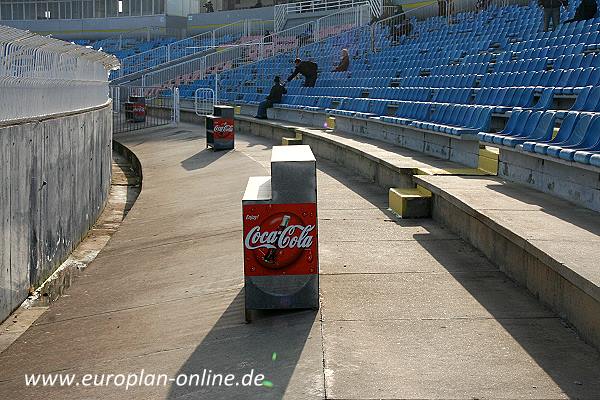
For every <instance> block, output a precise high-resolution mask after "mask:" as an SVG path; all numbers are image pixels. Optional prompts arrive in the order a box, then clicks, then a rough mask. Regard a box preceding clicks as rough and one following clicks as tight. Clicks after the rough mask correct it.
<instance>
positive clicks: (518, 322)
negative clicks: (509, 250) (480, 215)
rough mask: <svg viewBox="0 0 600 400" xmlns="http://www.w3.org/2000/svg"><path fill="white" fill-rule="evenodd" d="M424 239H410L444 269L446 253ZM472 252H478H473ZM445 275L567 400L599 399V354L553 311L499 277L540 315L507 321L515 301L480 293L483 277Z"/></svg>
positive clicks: (416, 236) (519, 287) (482, 291)
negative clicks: (485, 312)
mask: <svg viewBox="0 0 600 400" xmlns="http://www.w3.org/2000/svg"><path fill="white" fill-rule="evenodd" d="M427 236H428V235H426V234H420V235H414V236H413V237H414V238H415V240H417V242H418V243H419V244H420V245H421V246H422V247H423V248H424V249H425V250H427V252H428V253H429V254H431V255H432V256H433V257H434V258H435V259H436V260H437V261H438V262H439V263H440V265H442V266H444V265H446V264H447V257H448V255H447V253H446V252H444V251H443V248H441V247H439V246H435V242H434V241H431V240H429V239H428V238H427ZM461 240H462V239H461ZM467 246H470V245H468V244H467ZM474 251H477V252H479V251H478V250H477V249H474ZM482 256H483V255H482ZM483 257H484V256H483ZM448 272H449V273H450V274H451V275H452V276H453V278H454V279H456V281H457V282H458V283H460V284H461V285H462V286H463V287H464V288H465V289H466V290H467V291H468V292H469V294H471V296H473V298H474V299H475V300H477V301H478V302H479V304H481V305H482V306H483V307H484V308H485V309H486V310H487V311H488V312H489V313H490V314H491V315H492V316H493V317H494V318H495V320H496V321H497V322H498V323H499V324H500V325H501V326H502V327H503V328H504V329H505V330H506V332H507V333H508V334H510V335H511V336H512V337H513V338H514V339H515V340H516V341H517V342H518V343H519V345H520V346H521V347H522V348H523V349H524V350H525V351H526V352H527V353H528V354H529V356H531V358H532V359H533V360H534V361H535V362H536V363H537V364H538V365H539V366H540V367H541V368H542V369H543V370H544V371H545V372H546V373H547V374H548V376H550V377H551V378H552V380H553V381H554V382H555V383H556V384H557V385H558V386H559V387H560V388H561V389H562V390H563V391H564V393H565V394H566V395H567V396H568V398H580V399H584V398H585V399H588V398H599V397H597V396H600V369H599V368H598V366H600V353H598V352H597V351H596V350H595V349H594V348H593V347H591V346H589V345H588V344H586V343H585V342H584V341H583V340H581V339H580V338H579V337H578V336H577V335H576V333H575V332H573V331H572V330H570V329H568V328H567V327H566V326H564V325H563V323H562V321H561V320H560V319H559V318H558V316H555V317H552V315H555V314H554V313H553V311H551V310H549V309H547V308H546V307H544V306H543V305H542V304H541V303H539V301H538V300H537V299H536V298H535V297H534V296H533V295H532V294H531V293H530V292H529V291H528V290H527V289H525V288H523V287H522V286H520V285H518V284H517V283H515V282H513V281H512V280H510V278H509V277H508V276H506V275H504V274H502V275H503V276H504V277H505V282H506V284H508V285H513V286H514V290H515V294H517V292H519V293H518V296H516V297H517V298H519V297H521V298H524V299H527V297H529V298H530V299H531V303H534V304H535V308H537V309H539V311H540V312H539V313H536V312H535V310H534V312H533V314H534V316H532V317H526V316H525V317H511V314H512V315H513V316H514V314H513V313H512V312H511V311H510V310H509V309H510V307H511V306H510V304H511V302H512V301H513V300H514V301H517V300H515V299H506V298H501V297H500V296H498V294H495V293H489V292H486V291H485V290H482V285H481V283H480V279H486V277H485V276H482V277H480V278H474V276H473V274H465V273H452V272H450V271H448ZM473 272H476V271H473ZM515 311H517V310H515ZM524 311H525V310H524ZM544 313H548V316H543V314H544ZM535 314H538V315H537V316H535Z"/></svg>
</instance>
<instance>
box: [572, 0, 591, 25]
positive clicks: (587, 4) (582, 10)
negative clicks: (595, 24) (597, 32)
mask: <svg viewBox="0 0 600 400" xmlns="http://www.w3.org/2000/svg"><path fill="white" fill-rule="evenodd" d="M597 13H598V4H597V3H596V0H581V3H579V6H577V9H576V10H575V16H574V17H573V18H571V19H570V20H568V21H565V22H574V21H585V20H587V19H592V18H595V17H596V14H597Z"/></svg>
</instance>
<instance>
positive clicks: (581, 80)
mask: <svg viewBox="0 0 600 400" xmlns="http://www.w3.org/2000/svg"><path fill="white" fill-rule="evenodd" d="M597 85H600V68H593V67H589V68H577V69H570V70H553V71H528V72H499V73H491V74H487V75H484V76H483V78H482V79H481V81H480V83H479V86H480V87H510V86H540V87H563V88H573V87H583V86H597Z"/></svg>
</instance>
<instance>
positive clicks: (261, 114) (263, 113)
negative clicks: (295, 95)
mask: <svg viewBox="0 0 600 400" xmlns="http://www.w3.org/2000/svg"><path fill="white" fill-rule="evenodd" d="M274 81H275V83H274V84H273V87H272V88H271V91H270V92H269V95H268V96H267V98H266V99H264V100H263V101H261V102H260V104H259V105H258V111H257V113H256V117H254V118H258V119H267V109H269V108H271V107H273V104H277V103H281V98H282V97H283V95H284V94H286V93H287V90H286V89H285V86H283V85H282V84H281V78H279V77H278V76H276V77H275V79H274Z"/></svg>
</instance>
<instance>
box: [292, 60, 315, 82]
mask: <svg viewBox="0 0 600 400" xmlns="http://www.w3.org/2000/svg"><path fill="white" fill-rule="evenodd" d="M294 63H295V64H296V69H294V72H293V73H292V74H291V75H290V76H288V78H287V81H288V82H289V81H291V80H292V79H294V78H295V77H296V75H298V74H300V75H302V76H304V87H315V83H316V82H317V73H318V70H319V67H318V66H317V64H315V63H314V62H312V61H302V60H301V59H299V58H296V61H294Z"/></svg>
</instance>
